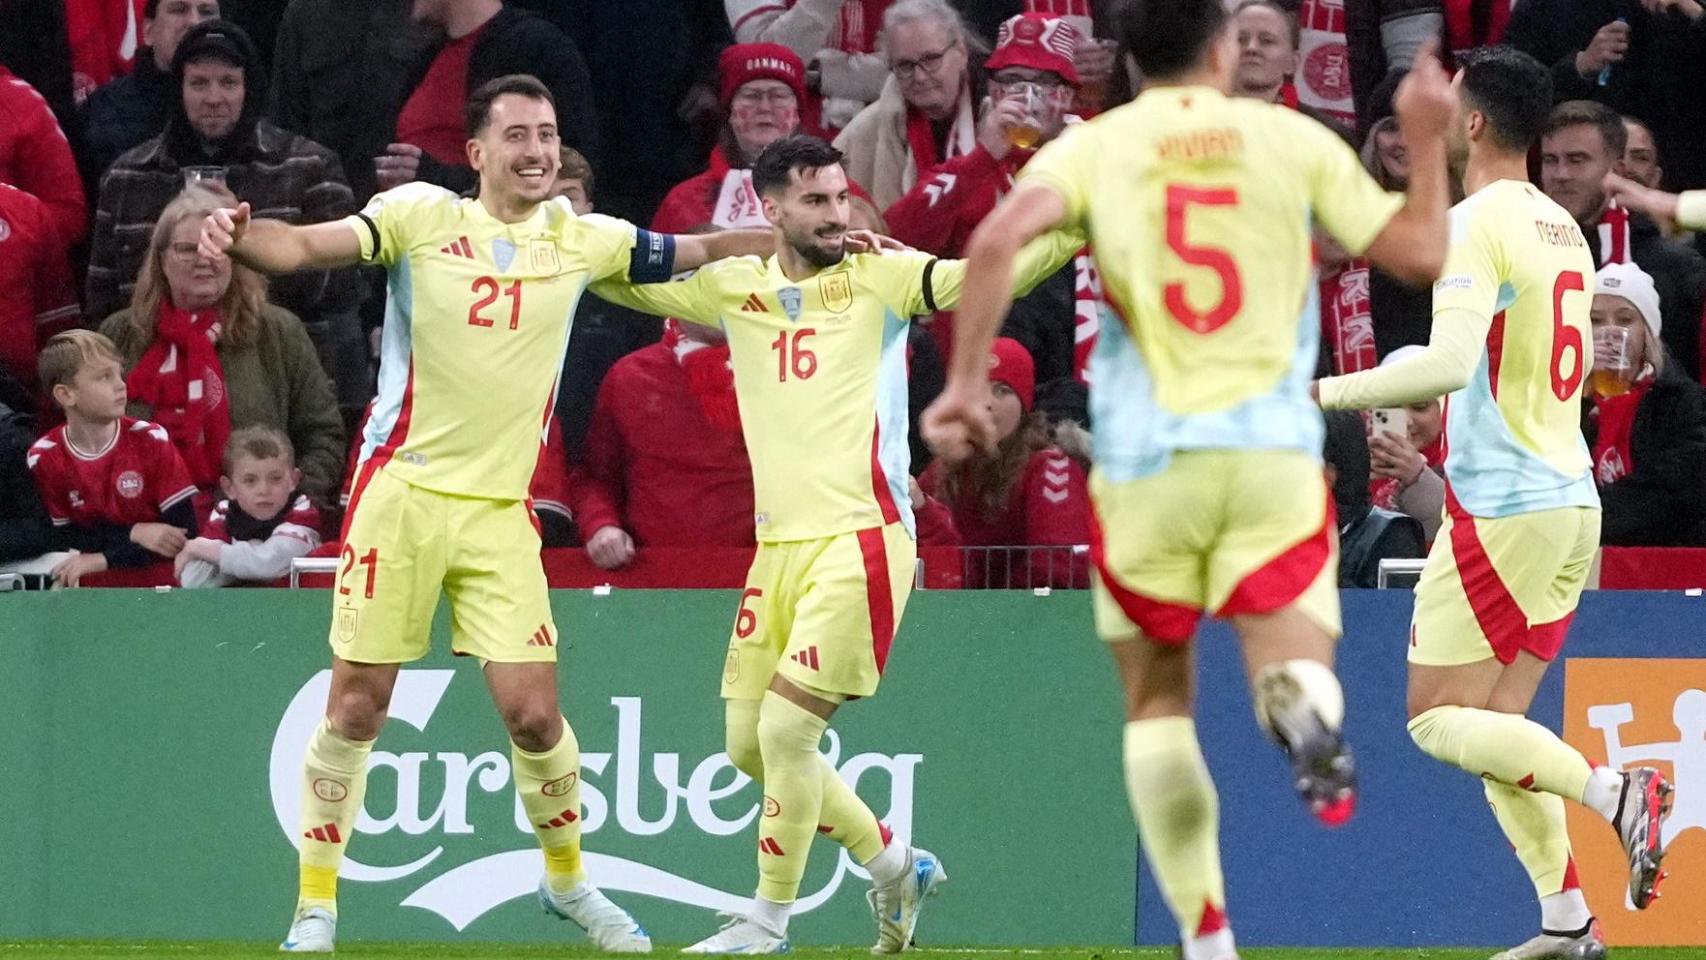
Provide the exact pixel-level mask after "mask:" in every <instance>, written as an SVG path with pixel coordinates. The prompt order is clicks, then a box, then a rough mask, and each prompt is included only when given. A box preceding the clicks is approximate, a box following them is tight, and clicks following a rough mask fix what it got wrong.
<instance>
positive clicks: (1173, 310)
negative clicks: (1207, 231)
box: [1162, 184, 1244, 333]
mask: <svg viewBox="0 0 1706 960" xmlns="http://www.w3.org/2000/svg"><path fill="white" fill-rule="evenodd" d="M1237 203H1238V191H1236V190H1234V189H1232V188H1231V187H1214V188H1208V187H1186V186H1181V185H1179V184H1172V185H1170V186H1169V187H1168V188H1167V246H1168V248H1169V249H1171V250H1172V251H1173V252H1174V253H1175V254H1177V255H1178V257H1179V259H1180V260H1183V261H1184V262H1185V263H1188V264H1190V265H1191V266H1193V267H1207V268H1209V269H1210V270H1213V271H1214V272H1215V275H1216V276H1218V277H1219V278H1220V300H1219V301H1218V302H1216V303H1215V305H1214V306H1212V307H1210V308H1208V309H1207V310H1198V309H1197V308H1195V307H1193V306H1191V304H1190V301H1188V300H1186V299H1185V285H1184V284H1183V283H1181V282H1179V281H1177V280H1175V281H1173V282H1171V283H1168V284H1167V286H1166V287H1165V288H1164V289H1163V291H1162V293H1163V295H1164V296H1165V298H1166V303H1167V312H1168V313H1170V314H1172V315H1173V319H1175V320H1177V321H1179V323H1181V324H1183V325H1184V326H1185V327H1186V328H1187V329H1189V330H1191V331H1193V332H1195V333H1213V332H1214V331H1216V330H1218V329H1220V328H1221V327H1224V326H1226V324H1227V322H1228V321H1230V320H1231V319H1232V318H1233V317H1235V316H1237V315H1238V311H1239V310H1241V309H1243V307H1244V282H1243V280H1241V279H1240V278H1239V276H1238V263H1237V261H1235V260H1233V259H1232V255H1231V254H1230V253H1227V252H1226V251H1225V250H1224V249H1222V248H1220V247H1204V246H1197V245H1195V244H1192V243H1191V242H1190V241H1189V240H1186V239H1185V220H1186V217H1187V215H1188V214H1189V213H1190V210H1191V206H1192V205H1193V204H1200V205H1202V206H1208V207H1231V206H1236V205H1237Z"/></svg>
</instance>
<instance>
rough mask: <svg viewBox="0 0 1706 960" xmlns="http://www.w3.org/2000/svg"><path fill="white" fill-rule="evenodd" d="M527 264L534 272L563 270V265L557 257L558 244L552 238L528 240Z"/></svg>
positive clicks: (549, 272)
mask: <svg viewBox="0 0 1706 960" xmlns="http://www.w3.org/2000/svg"><path fill="white" fill-rule="evenodd" d="M527 264H528V266H530V267H532V268H533V272H534V273H546V274H558V273H562V272H563V268H562V265H561V263H560V261H558V259H557V245H556V244H555V243H552V242H551V241H550V240H529V241H527Z"/></svg>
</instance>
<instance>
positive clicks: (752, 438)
mask: <svg viewBox="0 0 1706 960" xmlns="http://www.w3.org/2000/svg"><path fill="white" fill-rule="evenodd" d="M752 179H753V187H754V189H755V190H756V191H757V192H758V194H759V196H760V197H761V198H762V200H763V205H764V216H765V219H766V220H768V221H769V222H770V224H771V225H772V233H773V235H774V237H775V254H774V255H773V256H771V257H769V258H768V259H762V260H761V259H759V258H758V257H743V258H740V259H736V260H729V261H724V262H721V263H717V264H713V265H711V266H709V267H707V268H705V269H702V270H700V271H698V272H697V273H695V274H693V275H692V276H691V277H689V278H687V279H685V280H683V281H681V282H678V283H666V284H651V285H649V286H647V287H638V286H627V285H622V284H600V283H595V284H593V286H592V291H593V292H594V293H596V294H597V295H598V296H600V297H603V298H604V299H607V300H610V301H612V302H616V303H621V304H623V305H625V306H629V307H633V308H634V309H637V310H644V311H647V312H649V313H656V314H659V315H662V316H670V317H676V318H679V319H682V320H686V321H690V322H693V323H699V324H705V325H710V326H721V327H722V328H723V329H724V330H725V331H726V332H727V334H728V344H729V353H730V358H731V360H732V362H733V364H734V371H735V394H736V397H737V399H738V401H739V405H740V419H741V427H742V429H743V431H744V432H745V435H746V441H747V448H748V452H749V453H750V455H751V459H752V475H753V490H754V502H755V510H756V514H757V516H756V520H757V537H758V553H757V556H756V557H754V559H753V562H752V568H751V571H750V572H749V573H748V574H747V580H746V589H745V591H744V592H743V594H742V597H741V606H740V611H739V613H738V614H737V616H736V618H735V625H734V634H733V637H732V638H731V639H730V642H729V652H728V658H727V660H726V661H725V664H724V669H723V682H722V695H723V698H724V699H725V700H726V701H727V705H726V708H725V719H726V723H727V745H728V754H729V758H730V759H731V760H732V761H733V762H734V764H735V765H736V766H737V767H739V768H740V769H741V770H742V771H743V772H745V773H746V774H747V775H749V776H751V777H752V778H753V779H754V780H757V781H759V782H760V783H762V784H763V785H764V816H763V817H762V818H761V819H760V820H759V823H758V835H759V840H758V873H759V883H758V895H757V896H756V897H755V898H754V900H753V906H752V910H751V912H750V913H749V914H748V915H747V916H743V917H737V918H735V919H734V920H732V921H731V922H730V923H729V924H728V925H727V926H725V927H724V928H723V929H722V930H721V931H719V932H718V933H716V934H714V935H712V936H711V937H708V938H707V939H705V940H703V941H701V942H700V943H698V944H695V945H694V946H692V947H689V948H688V952H689V953H784V952H787V950H788V948H789V945H788V917H789V913H790V911H791V908H792V906H793V901H794V899H795V897H796V895H797V894H798V891H799V887H800V878H801V877H802V875H803V874H804V873H805V868H806V857H807V853H808V851H809V849H810V847H811V843H812V837H813V835H814V834H815V833H817V832H819V831H821V832H823V833H826V834H828V835H829V837H830V839H832V840H834V841H836V842H837V843H839V844H841V845H842V846H844V847H846V848H847V849H848V850H849V851H851V853H852V854H853V856H854V858H855V859H857V860H858V861H859V863H861V864H863V865H864V867H865V869H866V870H868V871H869V872H870V874H871V880H872V883H873V885H874V889H873V890H872V891H871V893H870V896H869V900H870V903H871V908H872V912H873V913H874V914H875V916H876V919H877V944H876V947H875V948H874V949H875V952H877V953H898V952H900V951H901V950H903V949H905V947H906V946H907V944H908V943H909V942H910V941H911V939H912V932H913V929H914V927H915V925H916V923H917V919H918V909H919V904H920V902H921V901H922V899H923V897H924V896H925V895H927V894H929V893H930V892H931V891H932V890H933V889H934V888H935V887H936V886H937V885H938V884H940V883H941V882H942V881H943V880H944V879H946V874H945V873H944V871H943V869H942V864H941V861H940V860H939V859H937V858H936V857H935V856H933V855H932V854H930V853H928V852H927V851H924V850H919V849H916V848H914V847H911V846H909V845H908V844H907V843H906V842H905V841H906V838H898V839H897V838H894V837H891V836H890V834H889V831H888V830H887V828H885V827H884V826H883V825H882V824H880V823H878V822H877V818H876V816H875V815H874V814H872V812H871V810H870V808H868V807H866V806H865V804H864V802H863V801H861V800H860V799H859V798H858V796H857V795H855V794H854V793H853V791H852V789H850V788H849V787H848V786H847V785H846V784H845V783H843V782H842V780H841V778H840V777H838V776H837V775H836V772H835V769H834V768H833V767H831V766H830V765H829V763H828V762H827V761H826V760H824V758H823V756H822V755H821V754H819V753H818V741H819V740H820V739H821V738H822V736H823V733H824V731H825V730H826V729H827V728H828V725H829V719H830V717H831V716H833V715H834V713H835V711H836V709H837V708H838V707H840V706H841V704H842V703H844V702H845V701H847V700H851V699H854V698H858V697H869V696H871V695H872V694H873V693H875V692H876V690H877V684H878V681H879V679H880V678H881V676H882V672H883V668H884V665H885V664H886V663H887V661H888V657H889V650H890V645H891V644H892V642H893V640H894V636H895V628H896V627H897V626H898V625H899V624H900V619H901V614H902V612H903V611H904V610H905V608H906V601H907V597H908V595H909V594H910V592H911V589H912V576H913V569H914V567H915V566H916V558H917V546H916V543H915V539H916V534H915V525H914V520H913V514H912V505H911V502H910V500H911V498H910V496H909V493H908V483H907V481H908V478H909V476H910V470H909V469H908V467H909V459H910V454H909V452H908V447H907V439H906V434H907V378H906V377H907V370H906V340H907V337H906V334H907V326H908V324H909V323H910V322H911V319H912V318H913V317H916V316H923V315H927V314H930V313H934V312H935V311H936V310H938V309H952V308H953V307H954V306H955V305H956V304H958V302H959V297H960V288H961V284H962V281H963V279H964V277H965V264H964V262H963V261H955V260H939V259H937V258H936V257H933V256H930V255H927V254H923V253H917V252H913V251H904V252H887V253H884V254H882V255H880V256H877V255H871V254H854V255H849V251H848V249H847V247H846V234H847V220H848V216H849V207H848V181H847V175H846V173H845V172H844V171H843V170H842V167H841V152H840V151H838V150H836V149H835V148H833V147H831V146H830V145H829V144H827V143H825V142H824V141H822V140H819V139H817V138H816V137H809V136H799V135H796V136H790V137H784V138H783V139H781V140H777V141H776V142H774V143H772V144H770V145H769V146H768V147H766V148H765V149H764V151H763V152H762V153H761V154H760V155H759V157H758V159H757V161H756V162H755V164H754V165H753V169H752ZM1083 244H1084V238H1083V236H1082V234H1076V233H1074V234H1067V233H1060V234H1051V235H1049V236H1047V237H1045V238H1043V239H1042V240H1040V241H1039V242H1038V243H1037V244H1034V245H1033V246H1031V247H1029V248H1027V250H1026V251H1025V254H1024V255H1022V256H1021V262H1020V265H1019V269H1018V271H1017V273H1018V277H1019V280H1018V283H1019V285H1020V286H1022V287H1025V288H1027V289H1028V288H1029V287H1031V286H1035V285H1036V284H1037V283H1040V282H1041V281H1042V280H1043V279H1044V278H1046V277H1048V276H1049V275H1051V274H1052V273H1054V271H1056V270H1058V269H1059V268H1060V267H1061V266H1062V265H1064V264H1065V263H1066V261H1067V260H1068V259H1070V258H1071V257H1072V255H1073V254H1074V253H1075V252H1076V251H1077V250H1078V249H1079V248H1080V247H1081V246H1083Z"/></svg>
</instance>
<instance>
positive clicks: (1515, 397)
mask: <svg viewBox="0 0 1706 960" xmlns="http://www.w3.org/2000/svg"><path fill="white" fill-rule="evenodd" d="M1454 86H1455V87H1456V89H1457V90H1458V93H1459V103H1458V107H1457V117H1456V119H1455V120H1454V121H1453V123H1452V128H1451V135H1450V138H1449V144H1450V155H1451V162H1452V168H1453V172H1454V173H1455V174H1458V175H1460V176H1461V177H1462V183H1463V192H1464V194H1465V197H1466V198H1465V199H1464V200H1463V202H1461V203H1459V204H1458V205H1457V206H1455V207H1453V208H1452V211H1451V252H1450V255H1449V257H1448V259H1447V262H1446V267H1445V271H1444V276H1443V277H1441V278H1440V280H1439V282H1438V283H1436V284H1435V285H1434V292H1433V317H1434V322H1433V334H1432V336H1431V338H1430V340H1429V343H1428V346H1427V348H1426V349H1425V350H1423V351H1422V352H1420V353H1418V354H1416V355H1415V356H1412V357H1410V358H1408V359H1406V360H1403V361H1401V362H1399V363H1395V364H1392V365H1389V366H1384V367H1381V368H1380V369H1378V370H1370V371H1366V372H1363V373H1356V374H1351V375H1348V376H1343V377H1332V378H1329V379H1326V380H1323V381H1321V383H1320V385H1319V388H1318V389H1319V394H1320V398H1321V403H1322V405H1323V406H1325V407H1328V408H1344V407H1348V408H1367V407H1389V406H1397V405H1400V404H1405V403H1411V402H1414V401H1417V400H1422V399H1426V398H1430V397H1437V396H1440V395H1447V396H1446V401H1445V411H1446V412H1445V442H1446V449H1447V454H1446V460H1445V476H1446V494H1445V513H1446V516H1445V524H1444V526H1443V527H1442V528H1441V529H1440V532H1439V536H1438V537H1437V538H1436V539H1435V540H1434V544H1433V549H1432V550H1431V552H1429V554H1428V560H1427V565H1426V567H1425V568H1424V569H1423V572H1422V578H1421V581H1420V582H1419V583H1418V584H1417V585H1416V608H1415V614H1414V619H1413V620H1412V622H1411V626H1410V648H1409V649H1410V653H1409V659H1410V681H1409V691H1408V697H1407V699H1408V710H1409V716H1410V725H1409V727H1410V736H1411V738H1412V739H1413V740H1415V742H1416V745H1417V746H1419V747H1421V748H1422V750H1424V751H1425V752H1427V753H1428V754H1429V755H1430V756H1432V757H1434V758H1436V759H1439V760H1442V761H1444V762H1446V763H1449V764H1451V765H1452V766H1455V767H1460V768H1462V769H1463V770H1465V771H1467V772H1469V773H1472V774H1475V775H1477V776H1479V777H1480V778H1481V779H1482V782H1483V784H1484V787H1485V789H1486V793H1487V800H1488V802H1489V803H1491V804H1492V807H1493V811H1494V814H1495V815H1496V816H1497V818H1498V821H1499V826H1500V828H1501V829H1503V830H1504V832H1505V836H1506V837H1508V838H1509V839H1510V842H1511V845H1512V846H1513V847H1515V849H1516V855H1517V859H1519V860H1521V861H1522V865H1523V867H1524V869H1526V870H1527V871H1528V875H1529V877H1530V878H1531V879H1533V881H1534V888H1535V891H1536V892H1537V893H1538V894H1539V896H1540V926H1541V934H1540V936H1538V937H1535V938H1534V939H1532V940H1530V941H1528V942H1527V943H1524V944H1522V945H1521V946H1519V947H1517V948H1515V949H1513V950H1509V951H1506V952H1504V953H1501V954H1499V958H1501V960H1532V958H1541V957H1567V958H1570V960H1593V958H1596V957H1600V956H1603V955H1604V953H1605V944H1604V940H1603V939H1602V938H1601V936H1600V933H1599V929H1598V925H1597V924H1596V923H1595V922H1594V919H1593V916H1592V914H1590V913H1589V912H1588V906H1587V901H1586V900H1584V899H1583V897H1582V891H1581V888H1580V887H1579V886H1578V884H1577V882H1576V867H1575V863H1574V862H1573V861H1572V859H1571V856H1570V838H1569V835H1568V833H1567V832H1566V830H1565V823H1564V801H1565V800H1570V801H1572V802H1576V803H1581V804H1583V805H1584V806H1587V807H1589V808H1590V809H1592V810H1594V811H1597V812H1598V813H1599V814H1600V815H1601V816H1603V817H1604V818H1605V819H1606V820H1607V821H1609V822H1610V823H1611V825H1612V826H1613V827H1614V828H1615V829H1616V830H1617V833H1618V836H1619V837H1620V838H1621V840H1622V842H1623V847H1624V850H1625V851H1626V852H1627V854H1628V857H1629V898H1630V900H1631V901H1632V902H1633V903H1634V905H1635V906H1636V907H1646V906H1647V904H1648V903H1650V902H1651V901H1652V899H1653V898H1654V897H1656V896H1657V892H1656V887H1657V885H1658V881H1659V880H1660V879H1662V878H1663V876H1664V874H1663V873H1662V872H1660V870H1659V861H1660V860H1661V859H1662V858H1663V856H1664V849H1663V847H1662V845H1661V842H1660V827H1661V824H1662V821H1663V820H1664V818H1665V816H1666V815H1667V813H1668V812H1669V808H1670V795H1671V786H1670V784H1668V783H1667V782H1666V781H1665V779H1664V777H1662V776H1660V775H1659V772H1658V771H1657V770H1654V769H1652V768H1648V767H1642V768H1637V769H1634V770H1631V771H1629V772H1628V773H1622V772H1619V771H1617V770H1614V769H1611V768H1608V767H1595V766H1594V765H1593V764H1591V763H1589V762H1588V761H1587V760H1586V759H1584V758H1583V757H1582V755H1581V754H1580V753H1577V752H1576V750H1575V749H1574V748H1572V747H1570V746H1569V745H1568V744H1566V743H1564V741H1563V740H1561V739H1559V738H1558V736H1557V735H1556V734H1554V733H1553V732H1552V731H1550V730H1548V729H1546V728H1545V727H1543V726H1541V725H1539V724H1537V723H1534V722H1533V721H1531V720H1529V719H1527V718H1526V717H1525V716H1524V714H1525V713H1527V711H1528V707H1529V704H1530V703H1531V702H1532V701H1533V699H1534V693H1535V690H1536V689H1537V688H1538V687H1539V685H1540V681H1541V679H1542V677H1544V676H1545V673H1546V669H1547V667H1548V666H1549V665H1550V664H1551V662H1552V660H1553V659H1554V658H1556V657H1557V655H1558V651H1559V649H1560V648H1561V647H1562V646H1563V643H1564V637H1565V634H1566V633H1567V632H1568V631H1569V627H1570V619H1571V618H1572V617H1573V616H1575V612H1576V603H1577V601H1578V599H1579V598H1580V596H1581V592H1582V585H1583V583H1584V582H1585V581H1586V579H1587V575H1588V567H1589V566H1590V565H1591V564H1592V562H1593V554H1594V550H1595V549H1596V548H1597V547H1598V545H1599V526H1600V509H1599V494H1598V492H1597V491H1596V490H1595V487H1594V480H1593V473H1592V462H1591V459H1590V457H1589V455H1588V449H1587V446H1586V444H1585V443H1584V442H1583V440H1582V432H1581V410H1582V388H1583V385H1584V384H1585V383H1586V379H1587V373H1588V369H1589V366H1590V364H1591V362H1592V360H1591V358H1592V345H1591V344H1592V334H1591V333H1590V324H1589V320H1588V313H1589V309H1590V307H1591V306H1592V302H1593V277H1594V262H1593V258H1592V257H1591V256H1590V255H1589V253H1588V247H1587V241H1586V240H1585V239H1584V238H1583V237H1582V234H1581V231H1580V230H1579V229H1578V228H1577V226H1576V223H1575V220H1574V218H1572V217H1571V216H1570V214H1569V212H1568V211H1566V210H1565V209H1564V208H1563V207H1560V206H1558V205H1557V204H1556V203H1554V202H1552V201H1551V200H1549V199H1548V198H1547V197H1546V196H1545V195H1544V194H1543V193H1541V192H1540V191H1539V190H1538V189H1536V188H1535V187H1534V186H1533V185H1532V184H1530V183H1529V182H1528V165H1527V164H1528V159H1527V158H1528V151H1529V148H1530V147H1531V146H1532V144H1533V143H1534V140H1535V138H1536V137H1537V136H1538V135H1539V133H1540V131H1541V129H1542V128H1543V127H1544V125H1545V123H1546V117H1547V112H1548V110H1549V109H1550V108H1551V106H1552V90H1551V86H1552V85H1551V78H1550V76H1549V75H1548V73H1547V70H1546V68H1545V67H1544V66H1542V65H1541V64H1540V62H1539V61H1537V60H1534V59H1533V58H1531V57H1529V56H1528V55H1526V54H1523V53H1518V52H1516V51H1514V50H1512V49H1510V48H1507V47H1494V48H1492V49H1491V50H1489V51H1486V52H1485V53H1483V54H1481V55H1479V56H1478V57H1476V58H1474V59H1472V60H1470V61H1469V62H1468V64H1467V65H1466V66H1465V67H1464V68H1463V70H1462V71H1461V72H1460V73H1459V74H1458V76H1457V78H1456V80H1455V82H1454Z"/></svg>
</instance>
